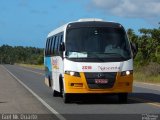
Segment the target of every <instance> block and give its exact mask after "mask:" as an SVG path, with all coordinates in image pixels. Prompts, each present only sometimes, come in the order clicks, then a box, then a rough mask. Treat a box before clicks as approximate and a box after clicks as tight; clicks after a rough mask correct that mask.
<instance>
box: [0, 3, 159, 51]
mask: <svg viewBox="0 0 160 120" xmlns="http://www.w3.org/2000/svg"><path fill="white" fill-rule="evenodd" d="M80 18H101V19H103V20H105V21H115V22H119V23H121V24H122V25H123V26H124V27H125V28H126V29H128V28H132V29H134V30H135V32H136V33H137V34H138V29H140V28H158V27H159V24H158V23H159V22H160V0H0V46H1V45H3V44H8V45H11V46H33V47H39V48H44V46H45V40H46V37H47V34H48V33H49V32H50V31H52V30H54V29H56V28H57V27H59V26H61V25H63V24H65V23H67V22H70V21H76V20H78V19H80Z"/></svg>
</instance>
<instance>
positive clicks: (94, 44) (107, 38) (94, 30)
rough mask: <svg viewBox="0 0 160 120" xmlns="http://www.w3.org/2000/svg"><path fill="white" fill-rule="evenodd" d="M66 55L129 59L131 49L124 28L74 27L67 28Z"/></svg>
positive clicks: (103, 59) (103, 58)
mask: <svg viewBox="0 0 160 120" xmlns="http://www.w3.org/2000/svg"><path fill="white" fill-rule="evenodd" d="M66 57H68V58H85V59H87V58H88V59H89V58H94V59H95V58H97V59H99V60H101V61H106V60H107V59H112V60H113V61H114V60H127V59H130V58H131V50H130V47H129V41H128V39H127V36H126V33H125V31H124V29H122V28H111V27H82V28H72V29H68V30H67V35H66Z"/></svg>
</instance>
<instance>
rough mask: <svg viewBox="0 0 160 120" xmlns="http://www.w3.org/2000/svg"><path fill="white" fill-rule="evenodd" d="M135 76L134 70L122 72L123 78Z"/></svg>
mask: <svg viewBox="0 0 160 120" xmlns="http://www.w3.org/2000/svg"><path fill="white" fill-rule="evenodd" d="M131 74H133V70H127V71H123V72H121V76H128V75H131Z"/></svg>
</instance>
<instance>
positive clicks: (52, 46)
mask: <svg viewBox="0 0 160 120" xmlns="http://www.w3.org/2000/svg"><path fill="white" fill-rule="evenodd" d="M54 39H55V36H53V37H52V45H51V55H53V54H54V43H55V40H54Z"/></svg>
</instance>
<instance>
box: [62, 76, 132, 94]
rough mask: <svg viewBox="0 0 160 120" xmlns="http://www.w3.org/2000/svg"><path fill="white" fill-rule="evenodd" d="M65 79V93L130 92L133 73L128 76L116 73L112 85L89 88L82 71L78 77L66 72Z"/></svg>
mask: <svg viewBox="0 0 160 120" xmlns="http://www.w3.org/2000/svg"><path fill="white" fill-rule="evenodd" d="M64 81H65V93H76V94H88V93H89V94H92V93H93V94H95V93H98V94H102V93H108V94H110V93H111V94H112V93H130V92H132V86H133V74H131V75H128V76H121V75H120V73H117V75H116V79H115V82H114V85H113V86H112V87H111V88H103V89H102V88H99V89H93V88H92V89H91V88H89V86H88V84H87V82H86V78H85V75H84V73H80V77H75V76H71V75H68V74H65V75H64Z"/></svg>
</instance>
